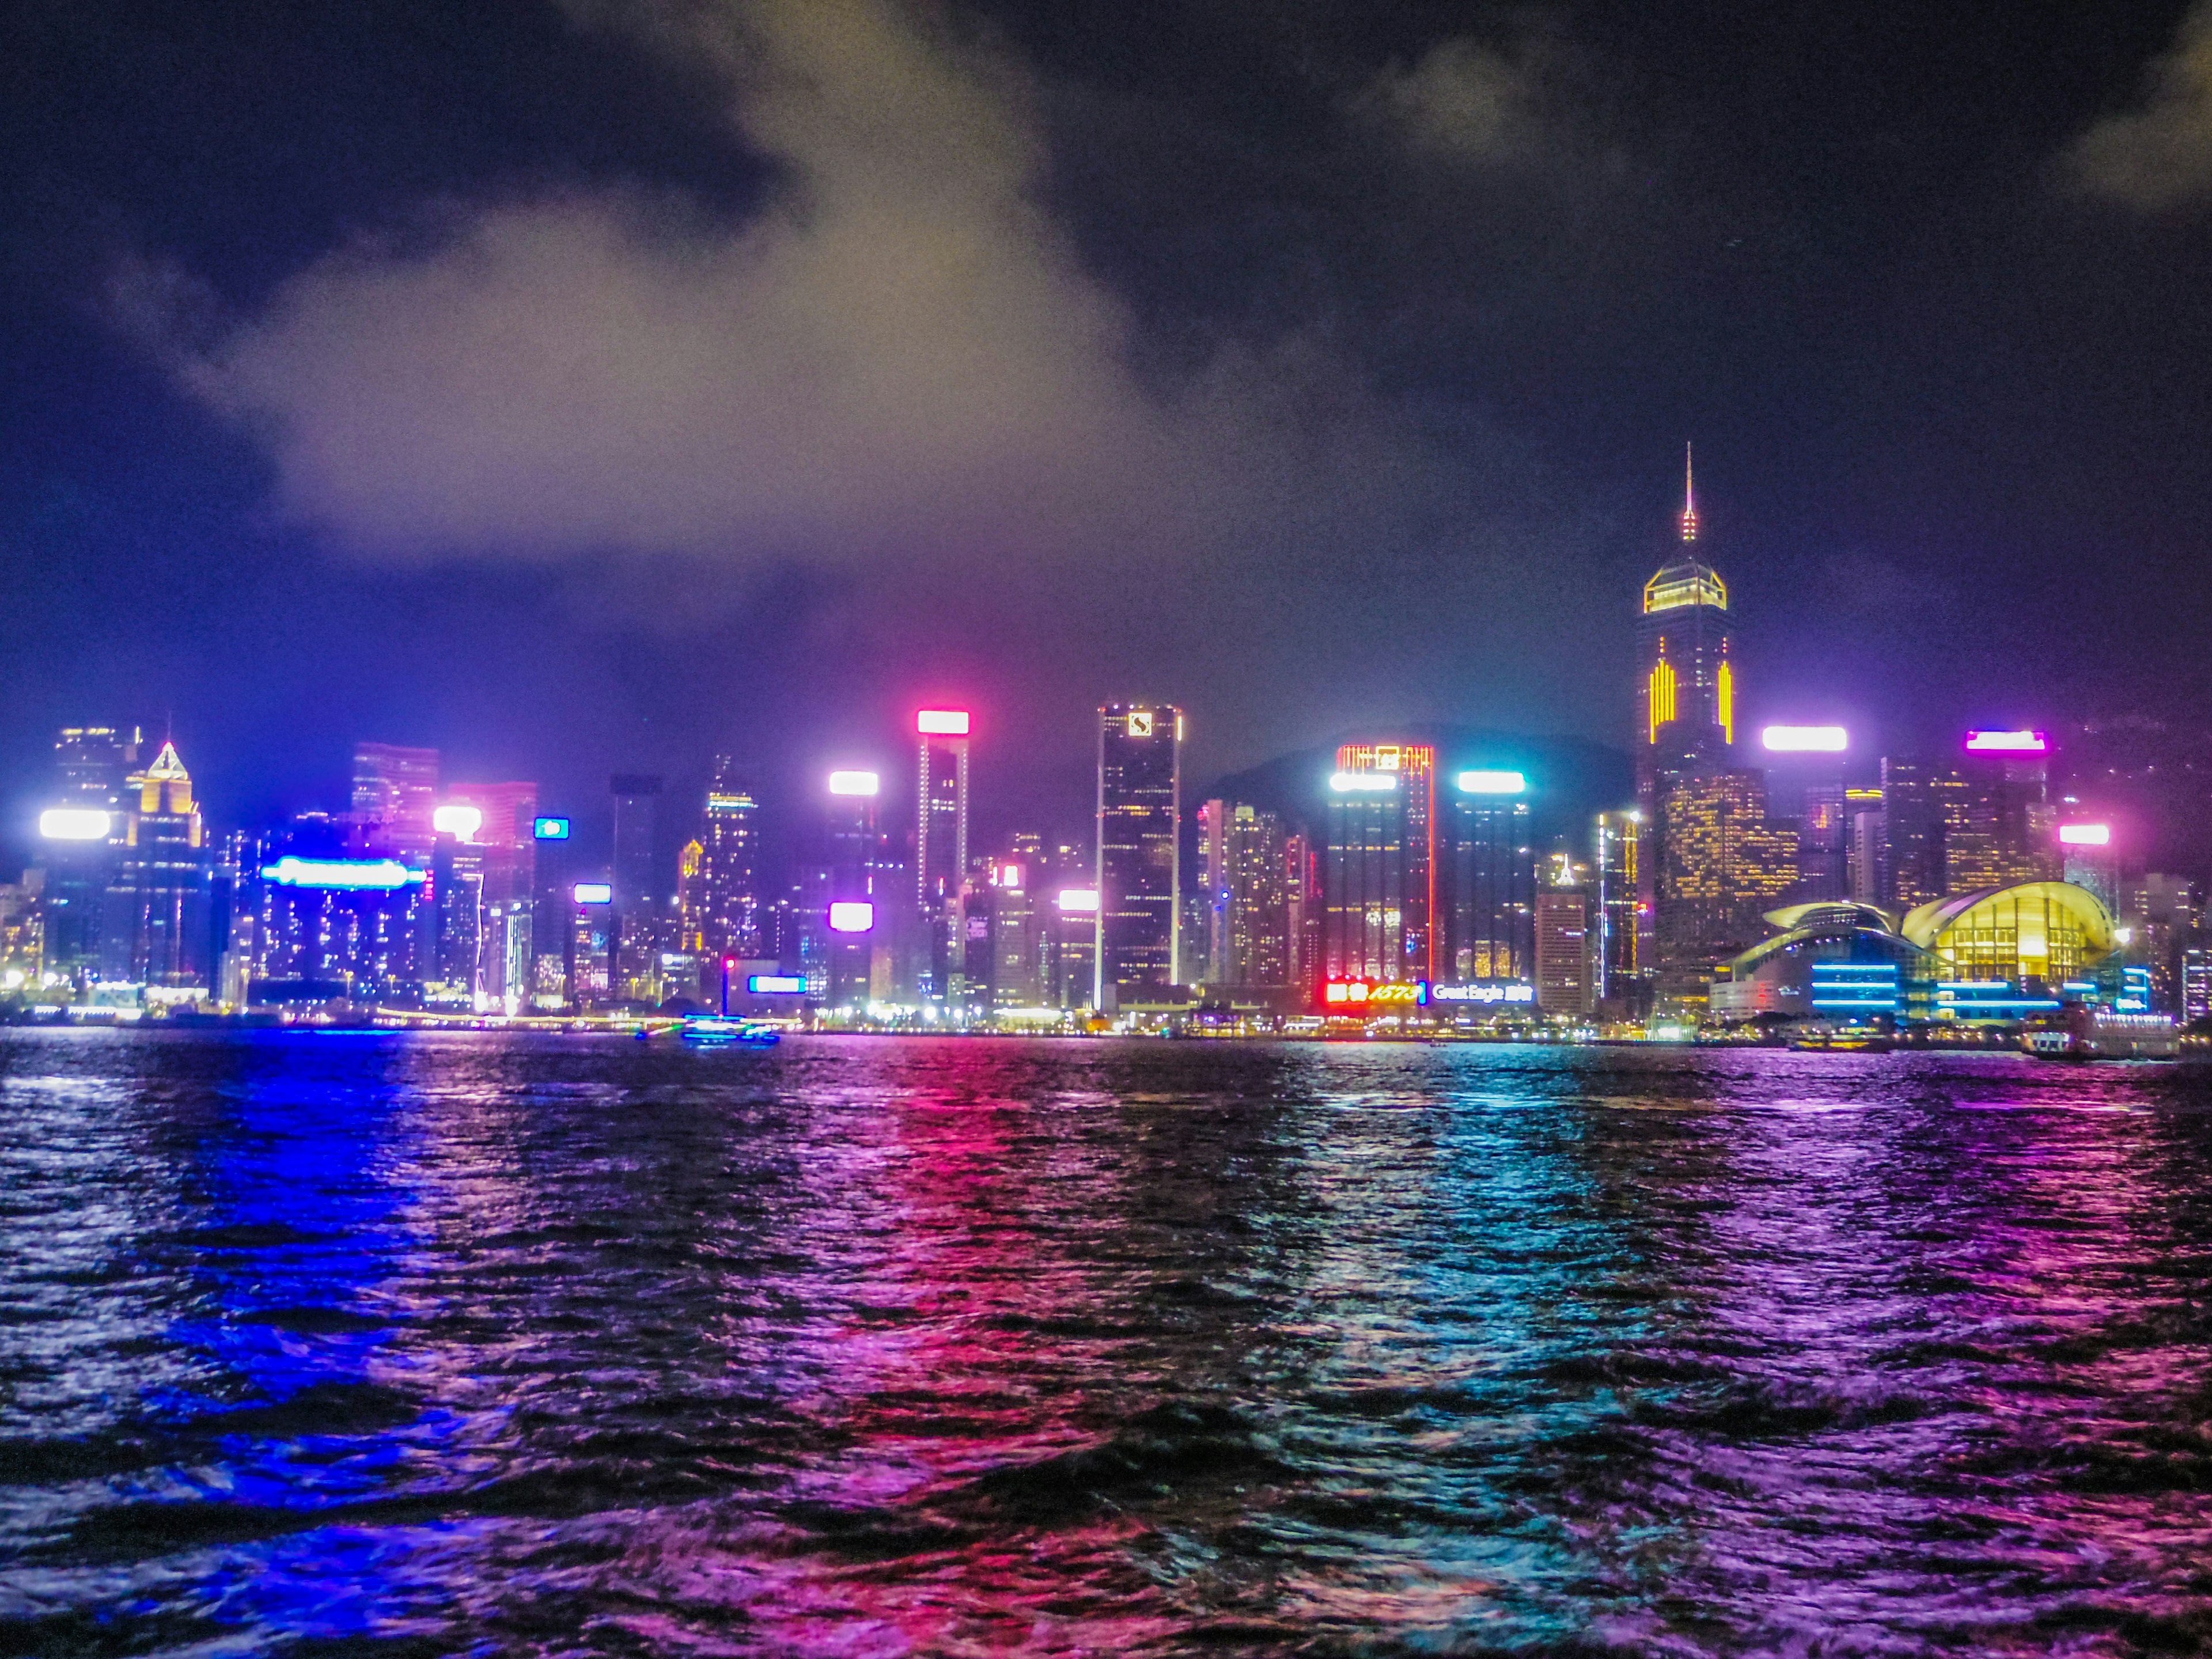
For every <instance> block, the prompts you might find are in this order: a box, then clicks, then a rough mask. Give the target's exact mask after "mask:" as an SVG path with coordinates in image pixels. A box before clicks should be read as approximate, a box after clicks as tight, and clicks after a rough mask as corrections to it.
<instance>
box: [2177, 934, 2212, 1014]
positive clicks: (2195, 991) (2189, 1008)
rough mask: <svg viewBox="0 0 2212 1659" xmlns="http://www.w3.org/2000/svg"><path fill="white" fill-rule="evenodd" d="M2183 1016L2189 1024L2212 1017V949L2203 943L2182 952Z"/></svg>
mask: <svg viewBox="0 0 2212 1659" xmlns="http://www.w3.org/2000/svg"><path fill="white" fill-rule="evenodd" d="M2181 1018H2182V1023H2183V1024H2187V1025H2194V1024H2197V1023H2198V1022H2199V1021H2202V1020H2205V1019H2212V951H2208V950H2206V949H2205V948H2204V947H2203V946H2202V945H2191V946H2190V947H2189V948H2188V949H2187V950H2185V951H2183V952H2182V953H2181Z"/></svg>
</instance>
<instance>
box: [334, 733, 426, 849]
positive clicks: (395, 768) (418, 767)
mask: <svg viewBox="0 0 2212 1659" xmlns="http://www.w3.org/2000/svg"><path fill="white" fill-rule="evenodd" d="M437 805H438V751H437V750H435V749H405V748H402V747H400V746H399V745H398V744H390V743H364V744H356V746H355V749H354V751H353V816H354V818H355V820H356V822H357V823H360V824H362V825H363V826H364V827H366V828H367V829H369V830H371V831H372V832H373V842H372V844H373V845H374V847H375V848H376V850H378V851H380V852H387V853H390V854H393V855H394V856H396V857H398V858H402V859H416V860H421V859H427V858H428V857H429V855H430V848H431V847H432V845H433V843H434V842H435V840H436V837H437V829H436V828H435V825H434V824H433V823H431V818H432V817H433V816H434V815H435V812H436V811H437Z"/></svg>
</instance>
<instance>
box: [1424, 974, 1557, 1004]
mask: <svg viewBox="0 0 2212 1659" xmlns="http://www.w3.org/2000/svg"><path fill="white" fill-rule="evenodd" d="M1429 996H1430V999H1431V1000H1432V1001H1436V1002H1479V1003H1524V1002H1525V1003H1533V1002H1534V1001H1535V1000H1536V987H1534V986H1533V985H1531V984H1529V983H1528V981H1526V980H1522V979H1476V980H1468V981H1466V982H1465V983H1463V984H1459V985H1431V987H1429Z"/></svg>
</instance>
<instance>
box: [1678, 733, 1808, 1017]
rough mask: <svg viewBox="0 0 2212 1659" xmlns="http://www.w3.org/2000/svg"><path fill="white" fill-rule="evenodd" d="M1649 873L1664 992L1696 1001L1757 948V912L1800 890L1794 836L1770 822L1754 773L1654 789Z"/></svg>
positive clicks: (1690, 779)
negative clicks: (1717, 972) (1721, 971)
mask: <svg viewBox="0 0 2212 1659" xmlns="http://www.w3.org/2000/svg"><path fill="white" fill-rule="evenodd" d="M1658 818H1659V823H1658V825H1657V833H1656V835H1655V836H1653V838H1652V841H1653V845H1654V847H1655V848H1656V852H1657V854H1658V868H1657V869H1656V871H1655V872H1654V887H1655V889H1656V899H1655V904H1656V910H1657V926H1656V942H1657V946H1658V950H1659V959H1660V977H1661V988H1662V992H1663V993H1664V994H1667V995H1669V996H1674V997H1677V998H1682V999H1686V1000H1697V999H1698V998H1699V997H1701V996H1703V995H1704V994H1705V987H1706V986H1707V984H1708V983H1709V982H1710V981H1711V976H1712V973H1713V970H1714V969H1715V968H1717V966H1718V965H1719V964H1720V963H1723V962H1725V961H1727V960H1729V959H1730V958H1731V957H1735V956H1737V955H1739V954H1740V953H1741V952H1742V951H1745V950H1747V948H1749V947H1750V946H1751V945H1753V943H1755V942H1756V941H1757V940H1758V939H1759V937H1760V934H1761V933H1762V932H1763V931H1764V929H1763V928H1762V927H1761V925H1760V916H1761V914H1762V913H1763V912H1764V911H1765V910H1768V909H1771V908H1773V907H1774V906H1775V905H1777V904H1778V903H1780V902H1782V900H1783V898H1784V896H1787V895H1788V894H1789V893H1790V890H1792V889H1794V888H1795V887H1796V885H1797V881H1798V867H1797V836H1796V831H1795V829H1792V828H1791V827H1790V826H1789V825H1786V824H1780V823H1774V822H1772V821H1771V820H1770V819H1769V817H1767V811H1766V782H1765V777H1764V776H1763V775H1761V774H1759V773H1757V772H1750V771H1728V772H1717V773H1710V774H1706V775H1688V776H1677V777H1674V778H1672V779H1670V780H1669V781H1668V782H1667V783H1666V785H1665V787H1663V788H1662V790H1661V792H1660V795H1659V805H1658Z"/></svg>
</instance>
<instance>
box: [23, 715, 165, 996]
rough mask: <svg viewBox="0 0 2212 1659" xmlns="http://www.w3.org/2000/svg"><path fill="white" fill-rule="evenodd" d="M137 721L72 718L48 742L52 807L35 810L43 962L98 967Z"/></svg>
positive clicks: (91, 970)
mask: <svg viewBox="0 0 2212 1659" xmlns="http://www.w3.org/2000/svg"><path fill="white" fill-rule="evenodd" d="M140 741H141V738H140V733H139V732H138V729H137V727H136V726H64V728H63V729H62V732H61V734H60V737H59V738H58V741H57V742H56V743H55V744H54V771H55V783H56V787H57V790H58V793H57V794H56V795H55V798H54V802H53V808H52V810H51V811H46V812H43V813H41V814H40V821H39V829H40V842H41V843H42V845H41V848H40V859H39V863H40V870H41V880H42V888H41V891H40V899H39V909H40V936H41V939H40V942H41V949H42V951H43V964H44V966H45V968H46V971H47V972H49V973H53V974H60V975H70V976H72V977H75V976H77V975H85V974H97V973H98V972H99V971H100V963H101V946H100V930H101V928H102V927H104V926H105V925H106V914H107V889H108V885H109V884H110V883H111V882H112V880H113V879H114V876H115V866H116V858H117V854H118V849H119V848H121V846H122V844H123V837H124V829H125V823H126V819H125V806H126V805H127V804H128V803H127V798H126V795H125V785H124V779H125V776H126V775H128V774H129V773H130V772H131V770H132V769H133V768H135V767H136V766H137V763H138V745H139V743H140Z"/></svg>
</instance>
